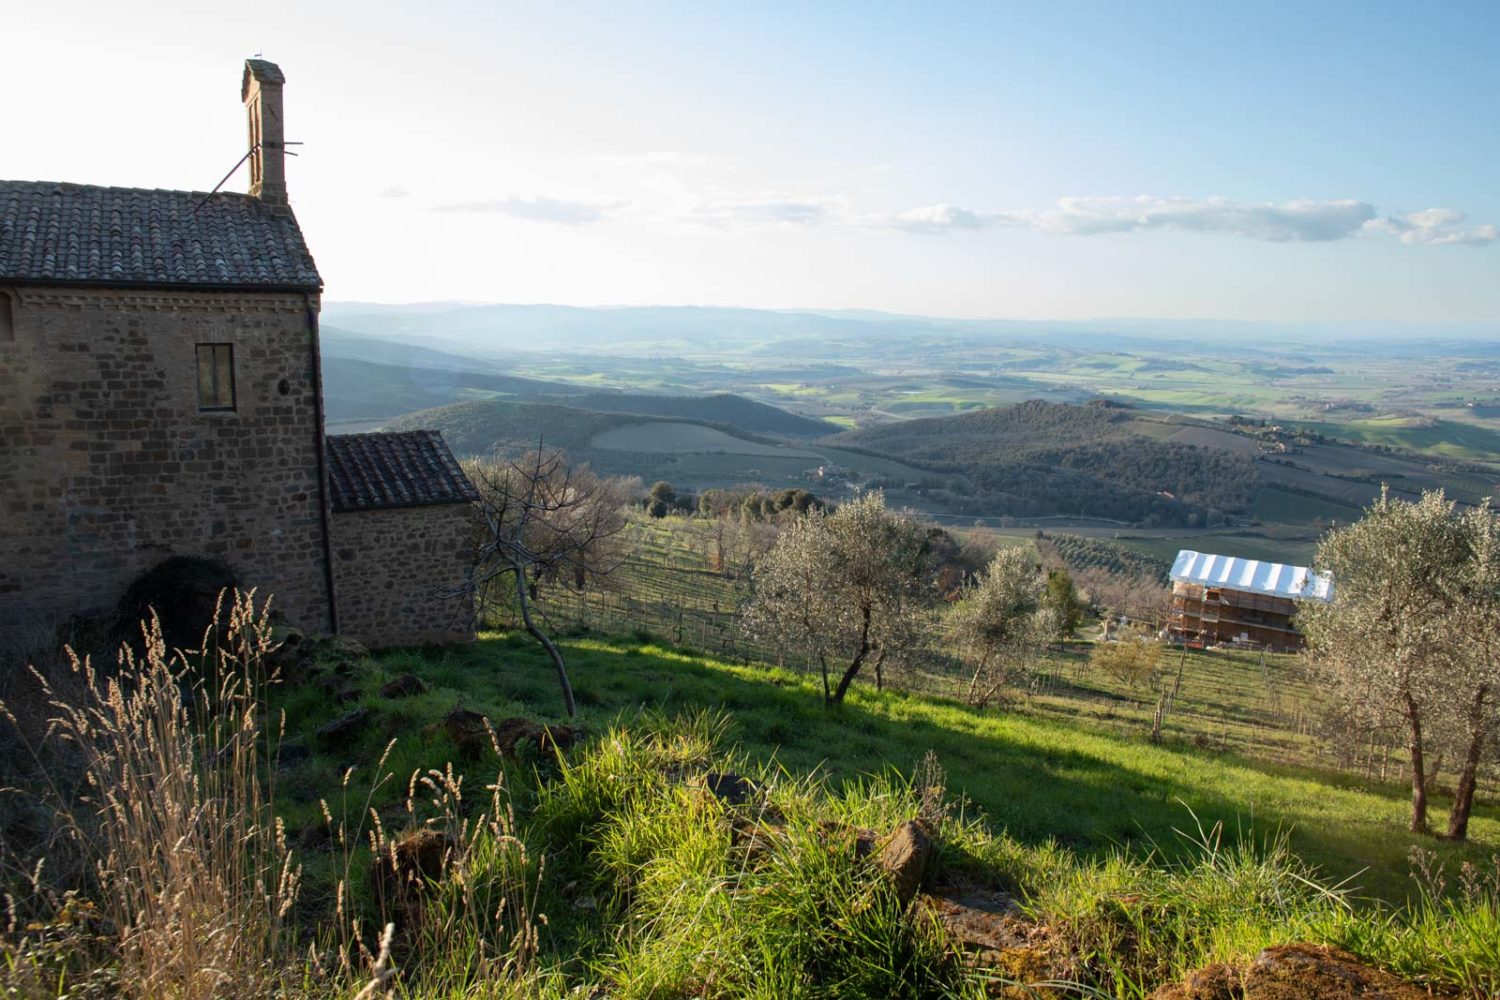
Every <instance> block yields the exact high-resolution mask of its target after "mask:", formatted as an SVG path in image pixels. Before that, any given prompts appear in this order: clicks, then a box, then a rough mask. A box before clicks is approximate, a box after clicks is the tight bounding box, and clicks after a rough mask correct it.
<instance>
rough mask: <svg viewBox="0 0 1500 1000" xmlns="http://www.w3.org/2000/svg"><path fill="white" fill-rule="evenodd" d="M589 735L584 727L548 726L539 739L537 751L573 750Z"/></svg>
mask: <svg viewBox="0 0 1500 1000" xmlns="http://www.w3.org/2000/svg"><path fill="white" fill-rule="evenodd" d="M587 735H588V731H587V730H585V729H584V728H583V727H582V726H546V727H544V728H543V729H542V732H541V735H540V736H538V737H537V749H538V750H542V751H547V750H553V749H557V750H571V749H572V748H573V747H575V746H577V745H578V744H579V743H581V742H583V738H584V737H585V736H587Z"/></svg>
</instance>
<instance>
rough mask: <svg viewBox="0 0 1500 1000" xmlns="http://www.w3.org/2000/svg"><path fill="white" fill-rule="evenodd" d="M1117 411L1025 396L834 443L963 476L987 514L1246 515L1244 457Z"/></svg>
mask: <svg viewBox="0 0 1500 1000" xmlns="http://www.w3.org/2000/svg"><path fill="white" fill-rule="evenodd" d="M1133 423H1134V417H1133V414H1132V413H1131V412H1130V411H1128V410H1126V409H1122V408H1119V407H1113V406H1108V405H1100V404H1090V405H1087V406H1071V405H1068V404H1062V403H1048V402H1044V401H1041V400H1030V401H1028V402H1025V403H1020V404H1017V405H1015V406H1010V407H1003V408H993V409H986V410H980V411H977V412H974V413H966V414H963V415H961V416H955V417H933V418H927V419H922V420H911V421H906V422H903V423H895V424H886V425H884V426H880V427H872V428H867V429H864V430H859V431H854V432H851V433H847V434H844V435H841V436H840V437H839V438H837V439H836V441H838V442H839V443H844V444H848V445H852V446H856V447H860V448H865V449H869V450H871V451H875V452H879V453H881V454H886V455H890V456H892V457H895V458H899V459H901V460H903V461H909V462H913V463H914V464H926V465H928V466H931V467H935V468H939V469H942V470H944V471H954V472H962V473H963V474H965V475H967V476H968V477H969V478H970V479H972V480H973V482H974V483H975V486H976V487H977V489H978V490H979V491H981V493H982V496H981V497H979V498H978V499H979V500H981V501H982V502H984V503H985V504H987V505H988V506H989V507H990V508H991V509H990V510H988V511H985V512H986V513H1006V514H1019V515H1034V514H1055V513H1063V512H1066V513H1069V514H1075V515H1077V516H1090V517H1105V518H1114V519H1118V520H1124V521H1156V522H1163V523H1172V524H1181V523H1196V522H1197V521H1207V520H1210V519H1213V518H1216V517H1222V515H1223V514H1224V513H1232V512H1238V511H1244V510H1246V509H1248V507H1249V505H1250V501H1251V499H1252V498H1253V496H1254V493H1255V490H1256V488H1257V486H1258V478H1257V472H1256V466H1255V462H1254V461H1253V459H1252V458H1251V456H1249V455H1248V454H1246V453H1244V452H1243V451H1238V450H1237V451H1230V450H1228V449H1224V448H1204V447H1196V446H1193V445H1189V444H1179V443H1175V442H1171V441H1158V440H1153V439H1151V438H1148V437H1145V436H1143V435H1142V434H1140V433H1138V431H1137V430H1136V428H1135V427H1134V426H1133Z"/></svg>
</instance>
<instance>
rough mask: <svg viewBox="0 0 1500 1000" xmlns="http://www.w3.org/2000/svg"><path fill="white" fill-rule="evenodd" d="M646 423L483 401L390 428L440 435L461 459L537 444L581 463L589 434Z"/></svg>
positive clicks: (426, 413)
mask: <svg viewBox="0 0 1500 1000" xmlns="http://www.w3.org/2000/svg"><path fill="white" fill-rule="evenodd" d="M650 420H651V418H650V417H639V416H628V415H624V414H614V413H598V412H595V411H592V410H580V409H576V408H574V407H571V406H561V405H559V404H556V403H537V402H524V401H510V400H484V401H475V402H469V403H455V404H453V405H451V406H440V407H436V408H434V409H429V410H419V411H417V412H415V413H408V414H406V415H404V416H401V417H399V418H397V419H395V420H392V421H391V422H390V424H389V426H390V428H391V429H392V430H414V429H418V428H429V429H432V430H438V431H442V432H443V439H444V440H446V441H447V442H448V446H449V447H450V448H452V449H453V450H454V452H456V453H457V454H460V455H490V454H494V453H495V452H501V453H514V452H521V451H526V450H528V449H531V448H535V447H536V446H537V443H538V442H539V441H540V442H543V443H545V444H546V446H547V447H549V448H562V449H564V450H566V451H567V452H568V454H569V455H571V456H574V457H575V458H578V459H579V460H583V459H584V455H585V453H586V452H588V451H589V448H590V444H589V442H591V441H592V440H593V438H594V435H596V434H599V433H600V432H602V431H607V430H611V429H613V428H617V427H624V426H627V425H630V424H638V423H645V422H648V421H650Z"/></svg>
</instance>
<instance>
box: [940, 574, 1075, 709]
mask: <svg viewBox="0 0 1500 1000" xmlns="http://www.w3.org/2000/svg"><path fill="white" fill-rule="evenodd" d="M947 625H948V630H949V632H948V634H949V636H950V637H951V638H952V639H953V641H954V643H955V644H956V645H957V647H958V652H959V655H960V656H961V657H962V658H963V659H964V660H965V661H966V662H967V663H968V665H969V666H971V667H973V669H974V674H973V676H972V677H971V678H970V680H969V692H968V702H969V704H971V705H975V706H977V707H981V708H982V707H984V706H985V705H987V704H989V702H990V701H991V699H993V698H994V697H995V696H996V695H997V694H999V693H1000V691H1001V689H1002V688H1005V687H1007V686H1011V685H1014V684H1016V683H1017V682H1018V681H1020V680H1022V679H1024V678H1027V677H1030V676H1031V674H1032V673H1033V671H1034V669H1035V667H1036V664H1037V662H1038V661H1039V660H1040V658H1041V655H1042V653H1043V652H1044V650H1045V649H1046V646H1047V644H1048V643H1049V642H1051V641H1052V640H1053V639H1054V638H1055V637H1056V635H1057V633H1058V627H1057V617H1056V614H1055V612H1054V611H1053V610H1052V609H1051V608H1050V607H1048V604H1047V581H1046V578H1045V577H1044V576H1043V575H1042V572H1041V568H1040V567H1039V566H1037V564H1036V563H1035V562H1034V561H1033V560H1032V558H1031V554H1030V552H1029V551H1028V550H1027V549H1024V548H1008V549H1001V550H1000V551H999V552H998V553H996V555H995V558H994V559H992V560H990V564H989V565H988V566H987V567H985V569H984V570H983V572H981V573H980V574H979V577H978V579H977V580H975V581H974V582H973V583H972V584H970V585H968V586H966V587H965V588H964V589H963V592H962V593H961V594H960V596H959V599H958V600H957V601H956V602H954V604H953V605H952V607H951V608H950V609H949V610H948V614H947Z"/></svg>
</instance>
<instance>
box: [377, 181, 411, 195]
mask: <svg viewBox="0 0 1500 1000" xmlns="http://www.w3.org/2000/svg"><path fill="white" fill-rule="evenodd" d="M410 194H411V192H410V191H408V190H406V188H404V187H402V186H401V185H400V184H392V185H391V186H390V187H388V188H386V189H385V190H384V191H381V192H380V194H379V197H381V198H405V197H408V196H409V195H410Z"/></svg>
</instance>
